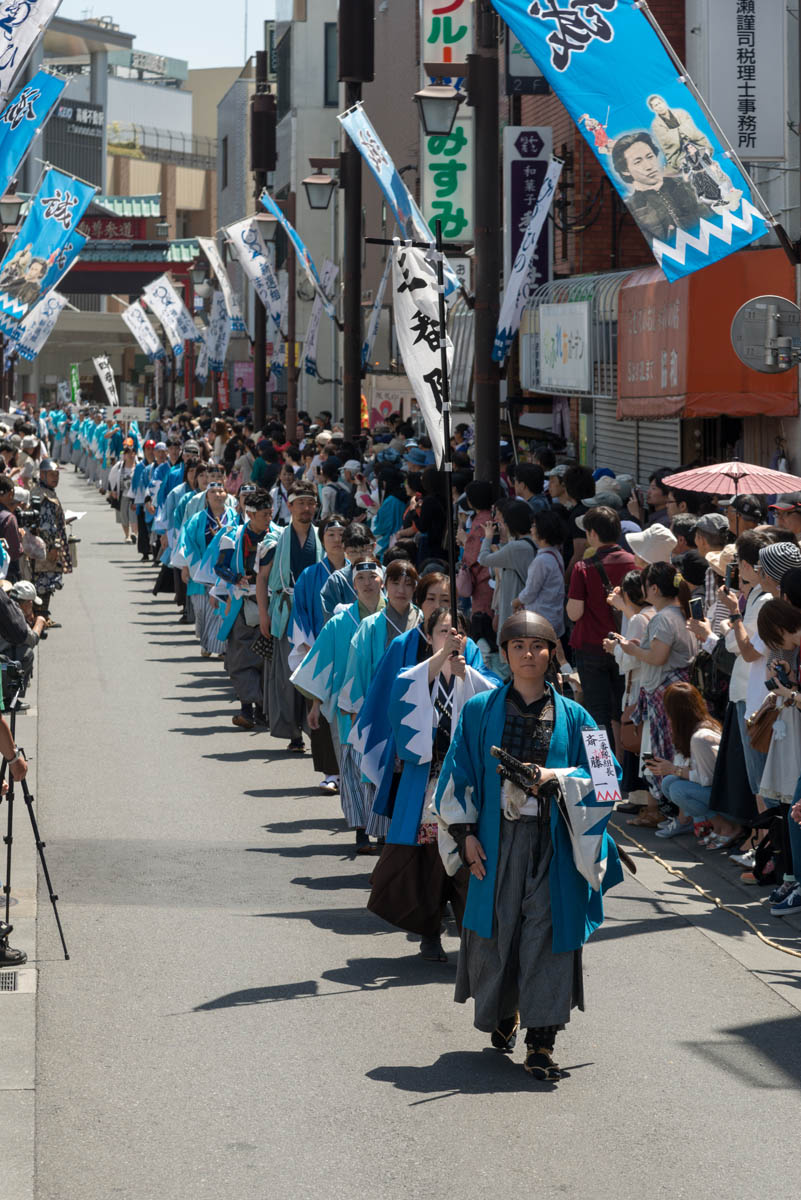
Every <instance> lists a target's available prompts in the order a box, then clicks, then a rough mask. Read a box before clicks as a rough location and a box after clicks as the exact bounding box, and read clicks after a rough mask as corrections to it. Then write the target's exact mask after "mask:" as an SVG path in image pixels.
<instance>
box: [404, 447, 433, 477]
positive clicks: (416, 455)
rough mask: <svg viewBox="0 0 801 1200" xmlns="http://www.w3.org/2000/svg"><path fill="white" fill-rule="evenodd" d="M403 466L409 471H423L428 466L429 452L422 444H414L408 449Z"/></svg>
mask: <svg viewBox="0 0 801 1200" xmlns="http://www.w3.org/2000/svg"><path fill="white" fill-rule="evenodd" d="M403 466H404V467H405V468H406V470H407V471H415V472H418V473H419V472H422V471H424V470H425V468H426V467H427V466H428V452H427V451H426V450H423V449H422V448H421V447H420V446H412V447H411V449H408V450H407V451H406V457H405V458H404V460H403Z"/></svg>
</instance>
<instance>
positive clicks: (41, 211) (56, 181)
mask: <svg viewBox="0 0 801 1200" xmlns="http://www.w3.org/2000/svg"><path fill="white" fill-rule="evenodd" d="M0 27H1V26H0ZM96 191H97V188H95V187H93V186H92V185H91V184H88V183H83V182H82V181H81V180H80V179H75V178H74V177H73V176H72V175H67V174H65V173H64V172H63V171H57V170H56V169H55V168H53V167H51V168H50V170H49V171H47V172H46V174H45V176H44V179H43V180H42V182H41V184H40V186H39V190H38V192H37V193H36V195H35V196H34V197H33V199H32V200H31V204H30V208H29V210H28V214H27V216H26V217H25V220H24V221H23V222H22V225H21V226H20V228H19V231H18V232H17V233H16V235H15V236H14V238H13V240H12V242H11V245H10V246H9V248H8V250H7V251H6V254H5V257H4V259H3V261H2V263H0V328H3V329H5V330H6V331H7V332H9V333H12V334H13V331H14V328H15V326H16V325H17V324H18V323H19V322H20V321H21V320H22V319H23V317H25V315H26V313H27V312H28V311H29V309H31V308H33V306H34V305H35V304H36V303H37V301H39V300H40V299H41V298H42V296H43V295H44V292H45V290H46V288H45V283H46V280H47V278H48V277H49V278H52V279H53V281H54V282H55V280H56V279H57V278H58V273H56V274H54V273H53V267H54V264H56V265H57V260H58V258H59V256H60V254H61V252H62V251H65V250H66V246H67V243H68V242H69V241H71V240H72V241H73V242H75V240H76V239H77V238H78V237H81V238H82V236H83V235H78V234H77V229H78V223H79V222H80V220H81V217H82V216H83V214H84V213H85V212H86V210H87V208H88V207H89V204H90V202H91V200H92V198H93V197H94V194H95V192H96Z"/></svg>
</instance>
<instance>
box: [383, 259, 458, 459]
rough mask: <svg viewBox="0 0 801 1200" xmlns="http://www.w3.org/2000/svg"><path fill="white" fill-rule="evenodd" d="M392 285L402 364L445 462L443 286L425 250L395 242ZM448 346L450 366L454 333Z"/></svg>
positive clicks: (434, 446)
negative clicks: (441, 330)
mask: <svg viewBox="0 0 801 1200" xmlns="http://www.w3.org/2000/svg"><path fill="white" fill-rule="evenodd" d="M392 289H393V300H394V314H395V332H396V334H397V338H398V347H399V349H400V352H401V358H402V359H403V367H404V370H405V371H406V374H407V376H408V378H409V383H410V384H411V385H412V390H413V391H414V394H415V397H416V399H417V403H418V404H419V406H420V412H421V413H422V416H423V420H424V421H425V424H426V432H427V433H428V436H429V437H430V438H431V449H432V450H433V451H434V455H435V457H436V460H437V465H438V466H440V467H441V466H442V462H443V460H444V456H445V434H444V428H443V421H442V400H443V379H442V355H441V353H440V325H439V292H438V288H437V273H436V271H435V270H434V268H433V267H432V266H431V264H430V263H429V262H428V259H427V258H426V256H425V252H424V251H422V250H415V249H413V248H412V247H411V246H404V245H400V244H398V245H395V246H394V247H393V250H392ZM446 346H447V353H448V370H449V371H450V368H451V364H452V362H453V344H452V342H451V340H450V338H448V339H447V342H446Z"/></svg>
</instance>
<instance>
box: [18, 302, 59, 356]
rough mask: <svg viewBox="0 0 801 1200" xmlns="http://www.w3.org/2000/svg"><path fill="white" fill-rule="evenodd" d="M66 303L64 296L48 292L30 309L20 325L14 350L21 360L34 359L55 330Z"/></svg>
mask: <svg viewBox="0 0 801 1200" xmlns="http://www.w3.org/2000/svg"><path fill="white" fill-rule="evenodd" d="M66 303H67V299H66V296H61V295H59V293H58V292H48V294H47V295H46V296H45V298H44V300H40V301H39V303H38V304H37V305H36V307H35V308H32V309H31V311H30V312H29V313H28V315H27V316H26V317H25V319H24V321H23V322H22V324H21V325H20V336H19V341H18V342H17V345H16V350H17V352H18V354H19V355H20V357H21V358H25V359H27V360H28V361H29V362H32V361H33V360H34V359H35V358H36V356H37V354H39V352H40V351H41V349H42V347H43V346H44V344H45V342H46V341H47V339H48V338H49V337H50V334H51V333H52V332H53V330H54V329H55V326H56V321H57V320H58V318H59V317H60V316H61V313H62V311H63V309H64V305H65V304H66Z"/></svg>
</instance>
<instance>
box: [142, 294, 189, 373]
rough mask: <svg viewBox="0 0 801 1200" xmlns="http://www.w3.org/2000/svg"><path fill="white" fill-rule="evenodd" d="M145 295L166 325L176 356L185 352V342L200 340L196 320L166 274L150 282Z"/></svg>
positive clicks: (155, 314) (154, 312)
mask: <svg viewBox="0 0 801 1200" xmlns="http://www.w3.org/2000/svg"><path fill="white" fill-rule="evenodd" d="M144 296H145V301H146V302H147V306H148V308H149V309H150V311H151V312H152V313H153V314H154V316H157V317H158V319H159V320H160V321H161V323H162V325H163V326H164V332H165V333H166V334H167V337H168V338H169V339H170V345H171V346H172V350H173V354H175V355H176V357H177V356H178V355H181V354H183V352H184V342H199V341H200V335H199V333H198V331H197V329H196V328H195V322H194V321H193V320H192V318H191V317H190V315H189V312H188V310H187V307H186V305H185V304H184V302H183V300H182V299H181V297H180V296H179V295H178V293H177V292H176V290H175V288H174V287H173V286H172V284H171V283H170V281H169V279H168V278H167V276H166V275H160V276H159V278H158V279H154V280H153V282H152V283H149V284H148V285H147V287H146V288H145V291H144Z"/></svg>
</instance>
